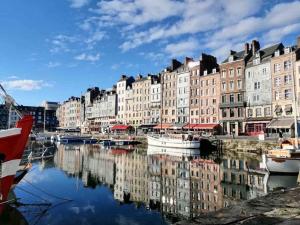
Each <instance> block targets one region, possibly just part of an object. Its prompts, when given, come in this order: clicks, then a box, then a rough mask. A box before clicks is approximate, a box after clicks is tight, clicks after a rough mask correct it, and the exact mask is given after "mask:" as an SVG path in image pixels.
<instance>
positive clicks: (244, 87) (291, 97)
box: [57, 37, 300, 136]
mask: <svg viewBox="0 0 300 225" xmlns="http://www.w3.org/2000/svg"><path fill="white" fill-rule="evenodd" d="M299 93H300V37H298V38H297V43H296V45H294V46H284V45H283V44H282V43H279V44H275V45H270V46H267V47H265V48H261V47H260V43H259V42H258V41H256V40H253V41H252V43H251V44H249V43H246V44H245V46H244V49H243V50H241V51H238V52H236V51H230V53H229V55H228V57H227V58H226V59H225V60H224V61H223V62H222V63H220V64H218V62H217V59H216V57H214V56H212V55H207V54H202V55H201V58H200V59H199V60H194V59H192V58H187V57H186V58H185V60H184V62H179V61H177V60H176V59H173V60H172V61H171V64H170V65H169V66H168V67H167V68H165V69H163V70H162V71H161V72H160V73H159V74H156V75H153V74H148V75H147V76H142V75H137V76H136V77H135V78H134V77H131V76H126V75H122V76H121V78H120V80H119V81H118V82H117V83H116V85H114V86H113V87H112V88H111V89H110V90H100V89H99V88H97V87H95V88H89V89H88V90H87V91H86V93H85V94H84V95H83V96H81V97H71V98H70V99H68V100H67V101H65V102H64V103H63V104H61V106H60V107H59V109H58V111H57V115H58V119H59V122H60V126H61V127H80V128H81V130H82V131H83V132H104V131H107V130H109V129H110V128H111V127H112V126H114V125H116V124H125V125H131V126H133V127H135V128H140V129H143V128H146V129H149V128H153V126H155V125H157V124H160V123H163V124H165V127H168V126H167V125H175V126H178V127H180V126H182V127H181V128H183V127H184V126H186V124H189V128H191V129H192V128H193V127H195V128H196V127H197V126H198V128H199V127H200V128H199V130H202V131H205V130H208V131H214V130H215V131H219V132H222V133H224V134H235V135H241V134H247V135H258V134H259V133H261V132H262V131H263V132H267V133H268V134H269V135H276V136H278V135H279V136H281V135H282V136H293V134H294V127H295V126H294V119H293V118H294V116H295V115H297V116H298V113H297V112H298V111H299V99H300V95H299ZM217 127H219V128H220V129H217Z"/></svg>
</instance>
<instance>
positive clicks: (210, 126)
mask: <svg viewBox="0 0 300 225" xmlns="http://www.w3.org/2000/svg"><path fill="white" fill-rule="evenodd" d="M218 126H219V124H217V123H206V124H205V123H202V124H190V125H186V126H185V127H184V128H185V129H194V130H213V129H215V128H216V127H218Z"/></svg>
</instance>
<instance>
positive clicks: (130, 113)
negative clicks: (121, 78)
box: [125, 84, 134, 124]
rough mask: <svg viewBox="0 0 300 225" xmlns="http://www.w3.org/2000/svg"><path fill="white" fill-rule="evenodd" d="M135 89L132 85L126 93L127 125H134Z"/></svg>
mask: <svg viewBox="0 0 300 225" xmlns="http://www.w3.org/2000/svg"><path fill="white" fill-rule="evenodd" d="M133 102H134V99H133V89H132V84H130V85H128V86H127V89H126V91H125V110H126V111H125V124H133V113H134V111H133Z"/></svg>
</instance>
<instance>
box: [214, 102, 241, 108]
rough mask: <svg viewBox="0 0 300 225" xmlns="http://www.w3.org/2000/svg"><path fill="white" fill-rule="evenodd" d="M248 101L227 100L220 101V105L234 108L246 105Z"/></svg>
mask: <svg viewBox="0 0 300 225" xmlns="http://www.w3.org/2000/svg"><path fill="white" fill-rule="evenodd" d="M246 106H247V102H226V103H220V104H219V107H220V108H221V109H222V108H233V107H246Z"/></svg>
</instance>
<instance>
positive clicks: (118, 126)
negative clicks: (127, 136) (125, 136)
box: [111, 125, 131, 131]
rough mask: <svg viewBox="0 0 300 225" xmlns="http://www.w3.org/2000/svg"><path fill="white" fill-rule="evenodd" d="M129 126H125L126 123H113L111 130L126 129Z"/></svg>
mask: <svg viewBox="0 0 300 225" xmlns="http://www.w3.org/2000/svg"><path fill="white" fill-rule="evenodd" d="M130 127H131V126H127V125H115V126H113V127H112V128H111V130H112V131H114V130H127V129H129V128H130Z"/></svg>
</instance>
